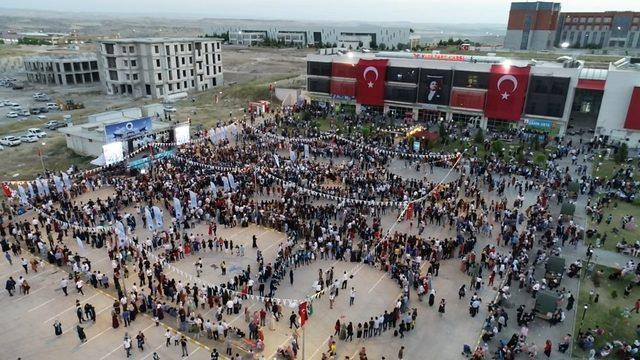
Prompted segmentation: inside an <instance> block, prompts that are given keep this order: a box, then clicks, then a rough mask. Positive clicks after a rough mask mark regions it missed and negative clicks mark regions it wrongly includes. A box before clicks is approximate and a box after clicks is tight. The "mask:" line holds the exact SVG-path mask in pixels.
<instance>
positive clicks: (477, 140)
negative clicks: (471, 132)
mask: <svg viewBox="0 0 640 360" xmlns="http://www.w3.org/2000/svg"><path fill="white" fill-rule="evenodd" d="M473 141H475V143H476V144H482V143H483V142H484V134H483V133H482V129H478V132H476V135H475V136H474V138H473Z"/></svg>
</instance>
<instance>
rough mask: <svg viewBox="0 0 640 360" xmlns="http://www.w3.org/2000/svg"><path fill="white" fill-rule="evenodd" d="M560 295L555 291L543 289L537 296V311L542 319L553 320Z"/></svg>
mask: <svg viewBox="0 0 640 360" xmlns="http://www.w3.org/2000/svg"><path fill="white" fill-rule="evenodd" d="M559 300H560V296H558V294H556V293H555V292H554V291H548V290H542V291H540V292H538V295H537V296H536V304H535V307H534V309H535V311H536V316H538V317H539V318H541V319H545V320H551V318H552V317H553V313H554V312H555V311H556V309H557V307H558V301H559Z"/></svg>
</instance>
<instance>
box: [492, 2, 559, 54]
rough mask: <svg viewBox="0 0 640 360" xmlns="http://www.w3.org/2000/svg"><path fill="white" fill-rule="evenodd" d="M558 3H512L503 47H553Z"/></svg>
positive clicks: (534, 48) (526, 48) (515, 48)
mask: <svg viewBox="0 0 640 360" xmlns="http://www.w3.org/2000/svg"><path fill="white" fill-rule="evenodd" d="M559 14H560V3H554V2H546V1H544V2H543V1H536V2H513V3H511V10H510V11H509V23H508V24H507V34H506V36H505V38H504V47H505V48H507V49H512V50H534V51H536V50H544V49H548V48H550V47H551V46H553V41H554V39H555V31H556V26H557V24H558V16H559Z"/></svg>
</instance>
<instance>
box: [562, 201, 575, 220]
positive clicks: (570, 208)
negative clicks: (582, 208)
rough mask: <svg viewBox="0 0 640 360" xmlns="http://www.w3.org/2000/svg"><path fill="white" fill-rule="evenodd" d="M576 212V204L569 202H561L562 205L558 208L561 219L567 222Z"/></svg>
mask: <svg viewBox="0 0 640 360" xmlns="http://www.w3.org/2000/svg"><path fill="white" fill-rule="evenodd" d="M575 212H576V204H574V203H570V202H564V203H562V207H561V208H560V215H562V220H563V221H564V222H567V221H569V220H571V219H573V214H575Z"/></svg>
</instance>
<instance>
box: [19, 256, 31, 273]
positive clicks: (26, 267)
mask: <svg viewBox="0 0 640 360" xmlns="http://www.w3.org/2000/svg"><path fill="white" fill-rule="evenodd" d="M20 262H21V263H22V268H23V269H24V272H25V273H27V274H28V273H29V262H28V261H27V260H25V258H20Z"/></svg>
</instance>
